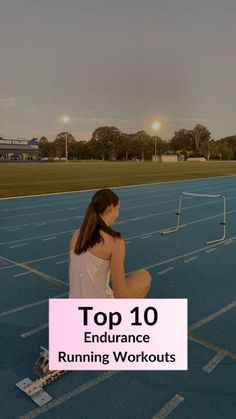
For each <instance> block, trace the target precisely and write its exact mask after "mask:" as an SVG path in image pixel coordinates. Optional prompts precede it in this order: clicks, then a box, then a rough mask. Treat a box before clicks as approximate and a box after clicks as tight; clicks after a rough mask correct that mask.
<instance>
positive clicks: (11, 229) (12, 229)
mask: <svg viewBox="0 0 236 419" xmlns="http://www.w3.org/2000/svg"><path fill="white" fill-rule="evenodd" d="M16 230H21V227H13V228H8V229H7V231H16Z"/></svg>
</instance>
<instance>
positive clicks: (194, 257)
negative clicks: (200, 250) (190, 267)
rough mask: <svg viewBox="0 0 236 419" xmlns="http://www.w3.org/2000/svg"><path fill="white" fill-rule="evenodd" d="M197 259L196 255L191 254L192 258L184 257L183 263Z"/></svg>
mask: <svg viewBox="0 0 236 419" xmlns="http://www.w3.org/2000/svg"><path fill="white" fill-rule="evenodd" d="M196 259H198V256H193V257H192V258H189V259H185V260H184V263H189V262H193V261H194V260H196Z"/></svg>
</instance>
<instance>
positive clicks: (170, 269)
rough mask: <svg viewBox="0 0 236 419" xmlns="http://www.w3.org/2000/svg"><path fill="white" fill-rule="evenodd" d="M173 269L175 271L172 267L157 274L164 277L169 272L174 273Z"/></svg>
mask: <svg viewBox="0 0 236 419" xmlns="http://www.w3.org/2000/svg"><path fill="white" fill-rule="evenodd" d="M173 269H174V268H173V266H170V267H169V268H167V269H165V270H164V271H160V272H157V274H158V275H164V274H166V273H167V272H170V271H173Z"/></svg>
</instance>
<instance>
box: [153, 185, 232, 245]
mask: <svg viewBox="0 0 236 419" xmlns="http://www.w3.org/2000/svg"><path fill="white" fill-rule="evenodd" d="M184 196H190V197H191V196H192V197H197V198H219V199H221V200H223V220H222V221H221V222H220V225H222V226H223V234H222V236H221V237H220V238H218V239H215V240H210V241H207V242H206V244H211V243H217V242H221V241H223V240H225V237H226V198H225V196H224V195H222V194H213V195H211V194H198V193H192V192H181V194H180V198H179V208H178V210H177V212H176V215H177V223H176V226H175V227H170V228H167V229H165V230H162V231H161V234H162V235H166V234H170V233H175V232H176V231H178V230H179V228H181V225H180V217H181V211H182V201H183V197H184Z"/></svg>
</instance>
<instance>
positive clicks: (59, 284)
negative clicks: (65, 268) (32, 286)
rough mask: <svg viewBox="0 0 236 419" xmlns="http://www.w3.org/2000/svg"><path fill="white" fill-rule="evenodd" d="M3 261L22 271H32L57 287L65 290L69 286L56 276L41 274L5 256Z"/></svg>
mask: <svg viewBox="0 0 236 419" xmlns="http://www.w3.org/2000/svg"><path fill="white" fill-rule="evenodd" d="M2 259H4V260H5V261H6V262H8V263H11V264H12V265H14V266H18V267H20V268H22V269H25V270H26V271H30V272H32V273H34V274H35V275H37V276H39V277H41V278H43V279H44V280H45V281H47V282H50V283H51V284H53V285H55V286H56V287H60V288H61V287H62V286H63V287H64V288H68V284H66V283H65V282H63V281H61V280H60V279H57V278H55V277H54V276H51V275H48V274H45V273H44V272H41V271H39V270H38V269H35V268H32V267H31V266H29V265H27V264H26V263H18V262H15V261H14V260H11V259H8V258H5V257H3V256H2Z"/></svg>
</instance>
